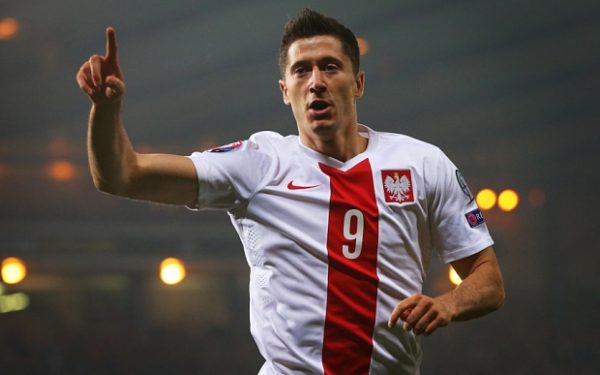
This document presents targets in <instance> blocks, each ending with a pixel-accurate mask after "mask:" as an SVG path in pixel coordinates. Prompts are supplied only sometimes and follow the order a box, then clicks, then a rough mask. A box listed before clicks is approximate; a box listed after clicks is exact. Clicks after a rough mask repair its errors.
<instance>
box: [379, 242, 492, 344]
mask: <svg viewBox="0 0 600 375" xmlns="http://www.w3.org/2000/svg"><path fill="white" fill-rule="evenodd" d="M452 266H453V267H454V269H455V270H456V272H457V273H458V274H459V276H460V277H461V278H462V279H463V282H462V283H461V284H460V285H459V286H458V287H457V288H456V289H454V290H452V291H450V292H448V293H445V294H442V295H441V296H438V297H434V298H432V297H429V296H426V295H423V294H415V295H412V296H410V297H408V298H406V299H404V300H402V301H401V302H400V303H399V304H398V305H397V306H396V308H394V310H393V311H392V314H391V316H390V319H389V323H388V325H389V326H390V327H394V326H395V325H396V323H397V321H398V319H402V320H403V321H404V325H403V328H404V329H405V330H407V331H410V330H413V331H414V332H415V333H416V334H426V335H429V334H431V333H432V332H433V331H435V330H436V329H437V328H439V327H443V326H446V325H448V323H450V322H451V321H461V320H469V319H473V318H477V317H480V316H483V315H485V314H487V313H490V312H492V311H494V310H497V309H498V308H500V306H502V304H503V303H504V283H503V280H502V274H501V272H500V267H499V265H498V261H497V260H496V255H495V253H494V250H493V249H492V248H491V247H488V248H486V249H484V250H483V251H481V252H479V253H477V254H474V255H472V256H470V257H467V258H464V259H461V260H458V261H456V262H453V263H452Z"/></svg>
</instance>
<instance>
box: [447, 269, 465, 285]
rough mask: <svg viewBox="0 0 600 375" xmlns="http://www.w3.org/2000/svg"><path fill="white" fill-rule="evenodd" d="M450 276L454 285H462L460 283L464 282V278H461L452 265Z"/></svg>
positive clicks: (449, 271) (449, 270)
mask: <svg viewBox="0 0 600 375" xmlns="http://www.w3.org/2000/svg"><path fill="white" fill-rule="evenodd" d="M448 278H449V279H450V282H451V283H452V284H454V285H460V283H462V279H461V278H460V276H458V273H457V272H456V270H455V269H454V267H452V266H450V267H449V268H448Z"/></svg>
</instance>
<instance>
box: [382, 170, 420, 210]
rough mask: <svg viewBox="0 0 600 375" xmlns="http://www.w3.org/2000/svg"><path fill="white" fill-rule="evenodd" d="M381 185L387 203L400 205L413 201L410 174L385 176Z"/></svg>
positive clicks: (396, 173) (395, 173)
mask: <svg viewBox="0 0 600 375" xmlns="http://www.w3.org/2000/svg"><path fill="white" fill-rule="evenodd" d="M383 185H384V187H385V190H386V193H387V194H386V198H388V199H389V201H395V202H399V203H402V202H405V201H412V200H413V196H412V183H411V180H410V174H408V173H402V174H399V173H398V172H394V173H393V174H390V175H387V176H385V178H384V180H383ZM388 199H386V200H388Z"/></svg>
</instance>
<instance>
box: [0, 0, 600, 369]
mask: <svg viewBox="0 0 600 375" xmlns="http://www.w3.org/2000/svg"><path fill="white" fill-rule="evenodd" d="M306 5H310V6H313V7H314V8H315V9H317V10H320V11H323V12H325V13H326V14H329V15H332V16H334V17H336V18H338V19H339V20H340V21H342V22H343V23H345V24H346V25H348V26H349V27H350V28H352V29H353V30H354V31H355V33H356V34H357V36H360V37H363V38H365V39H366V41H367V42H368V45H369V50H368V52H367V54H366V55H364V56H363V58H362V67H363V69H364V70H365V71H366V95H365V97H364V98H362V99H361V100H360V101H359V119H360V121H361V122H363V123H365V124H368V125H370V126H371V127H373V128H375V129H377V130H382V131H392V132H399V133H404V134H408V135H411V136H414V137H417V138H420V139H423V140H425V141H428V142H431V143H434V144H436V145H438V146H440V147H441V148H442V149H443V150H445V151H446V153H447V154H448V155H449V156H450V157H451V159H452V160H453V161H454V162H455V163H456V164H457V165H459V166H460V167H461V169H462V171H463V174H464V175H465V176H466V178H467V180H468V181H469V184H470V187H471V189H472V190H473V191H478V190H480V189H481V188H484V187H489V188H492V189H494V190H496V191H501V190H503V189H505V188H513V189H515V190H517V191H518V192H519V194H520V196H521V203H520V205H519V207H518V208H517V210H516V211H514V212H511V213H504V212H501V211H500V210H498V209H497V208H494V209H492V210H491V211H487V212H486V213H485V215H486V218H487V221H488V226H489V227H490V229H491V232H492V235H493V236H494V239H495V240H496V245H495V247H496V251H497V253H498V257H499V260H500V262H501V265H502V268H503V271H504V276H505V282H506V291H507V300H506V304H505V306H504V308H503V309H502V310H500V311H498V312H497V313H495V314H492V315H490V316H487V317H485V318H482V319H479V320H476V321H471V322H467V323H457V324H452V325H450V326H449V327H447V328H445V329H442V330H440V331H438V332H436V333H435V334H434V335H432V336H430V337H427V338H424V339H423V346H424V350H425V356H424V362H423V374H425V375H427V374H565V373H571V374H596V373H598V372H599V371H600V356H599V354H600V350H599V346H600V344H599V343H598V342H599V341H598V335H599V334H600V330H599V329H598V316H600V294H599V291H600V277H599V276H598V275H599V273H600V272H599V270H598V268H599V267H600V261H599V260H600V259H599V258H600V257H599V255H598V252H599V248H600V246H599V245H600V244H599V240H598V231H599V230H600V225H599V220H598V218H597V212H598V209H599V205H598V198H597V195H598V191H599V190H598V184H599V182H600V178H599V175H598V167H597V163H598V161H599V160H600V152H599V150H598V138H599V132H598V129H597V126H598V125H599V119H600V116H599V114H600V110H599V109H598V107H599V106H598V97H599V94H598V88H599V85H598V83H599V82H600V79H599V78H600V47H599V45H600V40H599V39H600V38H599V37H600V3H599V2H598V1H583V0H576V1H558V0H549V1H516V0H508V1H446V0H427V1H423V0H412V1H410V0H403V1H391V0H390V1H354V2H349V1H341V0H340V1H338V0H335V1H327V2H314V1H307V2H302V1H286V2H280V1H274V0H273V1H230V0H221V1H218V2H212V1H211V2H209V1H171V2H166V1H157V0H154V1H124V0H118V1H117V0H114V1H97V2H91V1H85V2H82V1H75V0H56V1H48V2H42V1H32V0H29V1H28V0H23V1H13V2H3V3H2V4H1V5H0V20H2V19H4V18H5V17H13V18H15V19H17V20H18V22H19V25H20V28H19V31H18V33H17V34H16V35H15V36H14V38H11V39H6V40H1V39H0V84H1V85H0V128H1V133H0V134H1V135H0V208H1V210H0V259H2V258H4V257H6V256H18V257H20V258H22V259H23V260H24V261H25V262H26V264H27V266H28V270H29V274H28V276H27V278H26V279H25V280H24V281H23V282H22V283H20V284H17V285H14V286H8V285H4V286H3V287H2V292H3V295H2V296H0V298H3V297H6V296H9V295H12V294H15V293H26V294H27V296H28V298H29V305H28V306H27V308H26V309H24V310H21V311H12V312H6V313H0V373H2V374H132V373H143V374H162V373H178V374H189V373H199V374H204V373H205V374H238V373H242V374H254V373H256V372H257V370H258V368H259V367H260V365H261V363H262V360H261V358H260V356H259V354H258V351H257V350H256V348H255V345H254V343H253V341H252V339H251V337H250V333H249V327H248V307H247V305H248V294H247V285H248V270H247V266H246V264H245V258H244V255H243V252H242V249H241V245H240V244H239V241H238V239H237V235H236V234H235V232H234V231H233V229H232V228H231V226H230V224H229V222H228V219H227V217H226V215H225V214H223V213H217V212H204V213H194V212H191V211H188V210H186V209H185V208H178V207H167V206H160V205H150V204H145V203H140V202H134V201H127V200H124V199H117V198H113V197H109V196H106V195H104V194H102V193H99V192H97V191H95V190H94V188H93V186H92V183H91V179H90V177H89V173H88V171H87V159H86V151H85V128H86V118H87V113H88V110H89V101H88V100H87V99H86V97H84V95H83V94H82V93H81V92H80V91H79V89H78V88H77V86H76V83H75V79H74V76H75V73H76V71H77V69H78V68H79V66H80V65H81V63H82V62H83V61H85V60H86V59H87V58H88V57H89V56H90V55H91V54H93V53H104V43H105V40H104V29H105V27H106V26H108V25H113V26H114V27H115V28H116V30H117V36H118V42H119V48H120V57H121V64H122V68H123V70H124V73H125V77H126V83H127V90H128V91H127V93H126V98H125V124H126V127H127V129H128V131H129V134H130V137H131V139H132V140H133V142H134V144H135V145H136V147H137V148H138V150H143V151H147V152H169V153H178V154H189V153H191V152H192V151H194V150H198V149H205V148H207V147H209V146H213V145H218V144H222V143H229V142H231V141H235V140H238V139H242V138H246V137H248V136H249V135H250V134H251V133H253V132H255V131H259V130H274V131H278V132H281V133H283V134H289V133H295V132H296V128H295V123H294V121H293V117H292V115H291V111H290V110H289V108H287V107H286V106H284V105H283V104H282V102H281V97H280V93H279V91H278V87H277V79H278V68H277V65H276V64H277V48H278V45H279V37H280V33H281V29H282V26H283V24H284V23H285V21H286V20H287V19H288V18H289V17H290V16H293V15H295V14H296V13H297V12H298V11H299V10H300V9H302V7H304V6H306ZM57 162H67V163H69V164H68V165H69V166H71V167H72V168H73V169H72V175H71V176H70V177H69V178H66V179H65V180H57V179H56V178H53V177H52V175H51V171H52V166H56V164H55V163H57ZM540 198H543V199H540ZM166 256H177V257H179V258H181V259H182V260H183V261H184V262H185V263H186V265H187V267H188V277H187V278H186V279H185V280H184V282H183V283H182V284H179V285H177V286H172V287H168V286H166V285H164V284H162V283H161V282H160V280H159V279H158V264H159V262H160V261H161V260H162V259H163V258H164V257H166ZM430 271H431V272H430V277H429V280H428V283H427V288H426V290H427V292H428V293H432V294H437V293H442V292H444V291H446V290H449V289H450V288H451V287H452V286H451V285H450V283H449V282H448V281H447V277H446V268H445V266H443V265H441V264H440V263H439V261H438V262H437V263H436V264H434V265H433V266H432V268H431V270H430Z"/></svg>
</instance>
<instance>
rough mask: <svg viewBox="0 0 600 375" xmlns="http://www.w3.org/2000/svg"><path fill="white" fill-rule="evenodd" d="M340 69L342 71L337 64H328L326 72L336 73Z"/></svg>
mask: <svg viewBox="0 0 600 375" xmlns="http://www.w3.org/2000/svg"><path fill="white" fill-rule="evenodd" d="M339 69H340V67H339V66H338V65H337V64H333V63H330V64H327V65H326V66H325V71H327V72H336V71H338V70H339Z"/></svg>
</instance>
